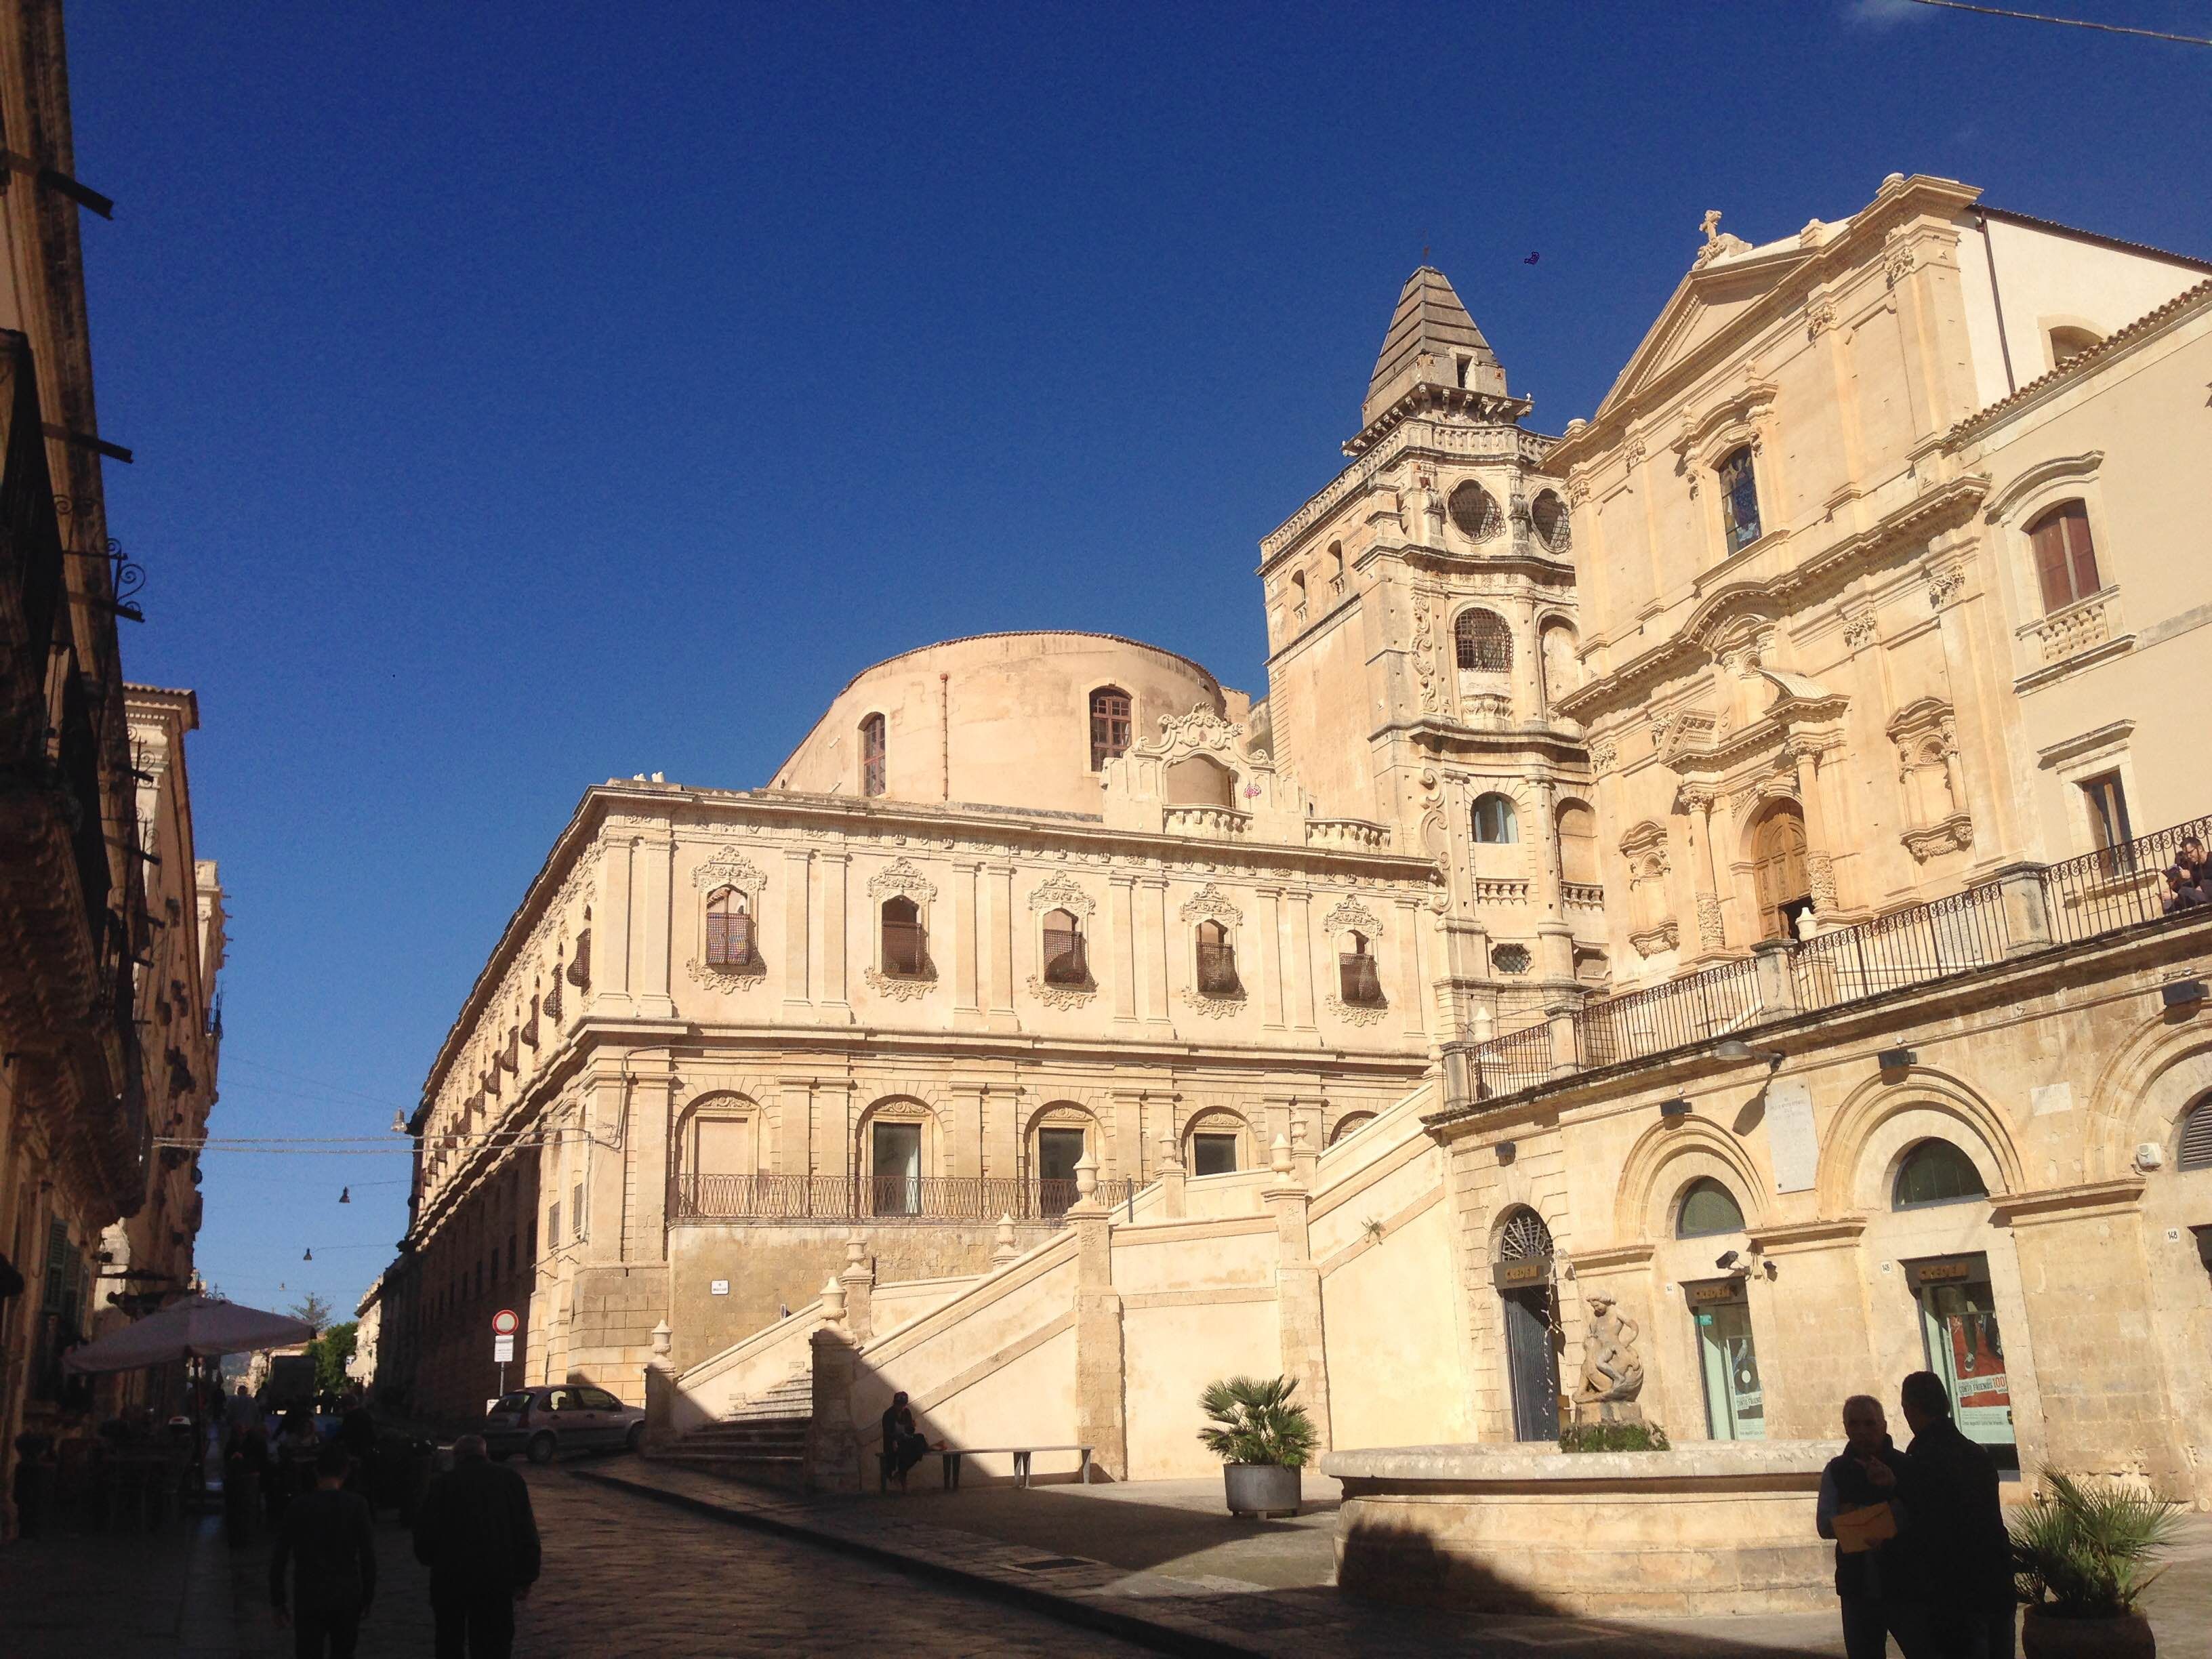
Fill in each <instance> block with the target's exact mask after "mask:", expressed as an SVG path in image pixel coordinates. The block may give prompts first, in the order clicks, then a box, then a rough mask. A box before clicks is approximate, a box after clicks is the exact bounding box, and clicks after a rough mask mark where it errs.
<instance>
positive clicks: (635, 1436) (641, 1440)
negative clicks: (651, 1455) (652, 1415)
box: [623, 1421, 645, 1452]
mask: <svg viewBox="0 0 2212 1659" xmlns="http://www.w3.org/2000/svg"><path fill="white" fill-rule="evenodd" d="M623 1446H624V1447H625V1448H626V1449H629V1450H630V1451H634V1452H641V1451H643V1450H644V1449H645V1425H644V1423H643V1422H642V1421H640V1422H636V1423H633V1424H631V1425H629V1434H627V1435H625V1436H624V1437H623Z"/></svg>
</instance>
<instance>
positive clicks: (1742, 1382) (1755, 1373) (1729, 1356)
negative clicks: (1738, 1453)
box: [1682, 1279, 1766, 1440]
mask: <svg viewBox="0 0 2212 1659" xmlns="http://www.w3.org/2000/svg"><path fill="white" fill-rule="evenodd" d="M1682 1292H1683V1295H1684V1297H1685V1298H1686V1300H1687V1302H1688V1304H1689V1309H1690V1317H1691V1320H1692V1322H1694V1323H1695V1325H1696V1327H1697V1332H1698V1369H1699V1372H1700V1373H1701V1375H1702V1377H1703V1380H1704V1383H1705V1432H1706V1433H1708V1434H1710V1435H1711V1437H1713V1438H1714V1439H1716V1440H1764V1439H1765V1437H1766V1392H1765V1388H1764V1387H1763V1386H1762V1385H1761V1383H1760V1382H1759V1351H1758V1348H1757V1346H1756V1345H1755V1344H1754V1342H1753V1338H1752V1331H1751V1303H1750V1299H1749V1297H1747V1295H1746V1293H1745V1291H1744V1286H1743V1281H1742V1280H1741V1279H1713V1280H1709V1281H1707V1282H1706V1283H1705V1284H1701V1285H1700V1284H1692V1285H1684V1286H1682Z"/></svg>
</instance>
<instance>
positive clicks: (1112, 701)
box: [1091, 685, 1130, 772]
mask: <svg viewBox="0 0 2212 1659" xmlns="http://www.w3.org/2000/svg"><path fill="white" fill-rule="evenodd" d="M1129 726H1130V721H1129V694H1128V693H1127V691H1124V690H1121V687H1120V686H1118V685H1102V686H1100V687H1099V688H1098V689H1097V690H1096V691H1093V692H1092V693H1091V770H1092V771H1094V772H1097V771H1100V770H1103V769H1104V767H1105V765H1106V763H1107V762H1108V761H1109V760H1112V759H1113V758H1114V757H1115V756H1116V755H1125V754H1127V753H1128V751H1129Z"/></svg>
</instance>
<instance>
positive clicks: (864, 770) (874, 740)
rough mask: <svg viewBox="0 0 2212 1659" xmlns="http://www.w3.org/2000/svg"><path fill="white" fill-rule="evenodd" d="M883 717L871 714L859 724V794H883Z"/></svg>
mask: <svg viewBox="0 0 2212 1659" xmlns="http://www.w3.org/2000/svg"><path fill="white" fill-rule="evenodd" d="M885 752H886V750H885V745H884V717H883V716H882V715H881V714H871V715H869V716H868V717H867V719H866V720H862V721H861V722H860V793H862V794H864V795H880V794H882V793H884V757H885Z"/></svg>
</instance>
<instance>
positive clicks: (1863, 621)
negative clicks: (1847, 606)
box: [1844, 611, 1875, 651]
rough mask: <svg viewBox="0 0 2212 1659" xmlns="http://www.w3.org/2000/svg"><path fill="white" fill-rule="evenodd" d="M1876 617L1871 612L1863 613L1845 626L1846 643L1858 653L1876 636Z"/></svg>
mask: <svg viewBox="0 0 2212 1659" xmlns="http://www.w3.org/2000/svg"><path fill="white" fill-rule="evenodd" d="M1874 636H1875V617H1874V612H1873V611H1861V612H1860V613H1859V614H1858V615H1857V616H1856V617H1852V618H1850V621H1848V622H1846V623H1844V644H1845V645H1846V646H1848V647H1850V649H1852V650H1854V651H1856V650H1857V649H1858V648H1859V647H1861V646H1863V645H1864V644H1866V643H1867V641H1869V640H1871V639H1873V638H1874Z"/></svg>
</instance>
